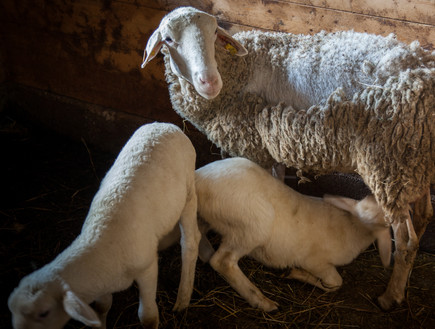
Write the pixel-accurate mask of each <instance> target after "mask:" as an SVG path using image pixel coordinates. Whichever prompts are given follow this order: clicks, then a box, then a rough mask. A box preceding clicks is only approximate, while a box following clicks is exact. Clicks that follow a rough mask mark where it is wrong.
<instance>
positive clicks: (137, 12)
mask: <svg viewBox="0 0 435 329" xmlns="http://www.w3.org/2000/svg"><path fill="white" fill-rule="evenodd" d="M181 5H192V6H195V7H197V8H198V9H201V10H205V11H207V12H209V13H212V14H214V15H216V16H217V17H218V19H219V21H220V24H221V26H223V27H225V28H227V29H229V30H230V31H231V32H232V33H234V32H236V31H240V30H244V29H245V30H246V29H251V28H260V29H265V30H274V31H286V32H292V33H315V32H318V31H320V30H326V31H337V30H343V29H354V30H356V31H367V32H371V33H379V34H382V35H388V34H389V33H392V32H394V33H396V34H397V36H398V38H399V39H400V40H402V41H404V42H411V41H412V40H415V39H418V40H419V41H420V44H421V45H422V46H423V47H424V48H426V49H428V50H434V43H435V20H434V17H435V4H434V2H433V1H419V2H416V3H412V2H409V1H406V0H399V1H385V2H382V3H380V2H376V1H368V2H367V1H359V0H358V1H333V0H331V1H305V0H298V1H251V0H243V1H235V0H228V1H219V0H210V1H194V0H192V1H149V0H135V1H130V0H125V1H120V0H112V1H111V0H109V1H103V0H92V1H84V0H75V1H74V0H72V1H64V0H50V1H48V0H41V1H37V2H34V1H28V0H24V1H21V2H16V1H11V0H4V1H2V2H1V3H0V27H1V28H0V143H1V150H2V154H3V156H2V157H1V161H0V166H1V167H0V168H1V169H0V173H1V174H0V175H1V181H2V186H3V187H4V188H3V197H2V198H1V199H0V200H1V201H0V203H1V205H0V218H1V221H0V223H1V224H0V259H1V271H0V282H1V301H0V328H10V327H11V315H10V312H9V310H8V308H7V298H8V296H9V294H10V293H11V291H12V290H13V288H14V287H16V286H17V284H18V282H19V280H20V279H21V278H22V277H24V276H25V275H27V274H29V273H30V272H32V271H34V270H35V269H37V268H40V267H41V266H43V265H44V264H46V263H48V262H50V261H51V260H52V259H53V258H54V257H55V256H56V255H57V254H59V253H60V252H61V251H62V250H63V249H65V248H66V247H67V246H68V245H69V244H70V243H71V242H72V241H73V239H74V238H75V237H76V236H77V234H78V233H79V232H80V229H81V226H82V224H83V220H84V218H85V217H86V214H87V211H88V209H89V205H90V203H91V200H92V198H93V196H94V194H95V192H96V191H97V189H98V186H99V184H100V182H101V179H102V178H103V177H104V174H105V173H106V171H107V170H108V169H109V168H110V166H111V165H112V164H113V161H114V160H115V158H116V155H117V153H118V152H119V150H120V149H121V147H122V145H123V144H124V143H125V141H126V140H127V139H128V138H129V136H130V135H131V134H132V133H133V131H134V130H135V129H136V128H138V127H139V126H140V125H142V124H145V123H149V122H154V121H162V122H172V123H174V124H176V125H178V126H179V127H180V128H182V129H183V131H184V132H185V133H186V134H187V135H188V137H189V138H190V139H191V140H192V143H193V144H194V146H195V149H196V151H197V167H200V166H202V165H204V164H206V163H209V162H211V161H214V160H217V159H220V150H219V149H218V148H216V147H215V146H213V145H212V143H211V142H209V141H208V140H207V138H206V137H205V136H203V135H202V134H201V133H200V132H198V131H197V130H196V129H195V128H194V127H193V126H192V125H190V124H189V123H188V122H186V121H183V120H182V119H181V118H180V117H179V116H178V115H177V114H176V113H175V112H174V111H173V110H172V108H171V104H170V101H169V96H168V91H167V85H166V82H165V80H164V69H163V60H162V57H161V56H159V57H158V58H157V60H154V61H153V62H151V63H150V64H149V66H147V68H146V70H141V69H140V64H141V59H142V53H143V47H144V45H145V43H146V40H147V39H148V37H149V36H150V34H151V33H152V31H153V30H154V28H156V27H157V26H158V24H159V21H160V19H161V18H162V17H163V16H164V15H165V14H166V13H167V12H169V11H170V10H172V9H174V8H176V7H178V6H181ZM311 178H312V182H311V183H305V184H299V185H298V183H297V180H298V179H297V178H296V176H295V173H294V171H292V170H291V169H288V170H287V173H286V182H287V183H288V185H290V186H291V187H293V188H295V189H297V190H298V191H300V192H302V193H304V194H309V195H315V196H321V195H323V194H324V193H330V194H340V195H345V196H349V197H353V198H361V197H363V196H364V195H366V194H367V193H368V189H367V187H366V186H365V185H364V183H363V182H362V180H361V179H360V178H359V177H358V176H352V175H342V174H334V175H327V176H321V177H311ZM434 194H435V191H433V190H432V191H431V197H432V205H434V203H435V195H434ZM211 239H212V242H213V243H214V244H215V245H218V243H219V237H218V236H216V235H213V234H212V235H211ZM180 262H181V259H180V247H179V246H173V247H171V248H169V249H168V250H165V251H164V252H161V254H160V258H159V285H158V293H157V303H158V306H159V312H160V327H161V328H278V327H279V328H434V327H435V221H433V222H432V223H431V224H430V225H429V226H428V228H427V231H426V233H425V235H424V236H423V239H422V241H421V244H420V250H419V252H418V255H417V258H416V260H415V264H414V268H413V271H412V274H411V276H410V279H409V282H408V286H407V292H406V299H405V301H404V302H403V303H402V304H401V305H399V306H397V307H395V308H394V309H393V310H392V311H389V312H384V311H382V310H381V309H380V308H379V306H378V305H377V303H376V297H377V296H379V295H380V294H381V293H382V292H383V291H384V289H385V286H386V284H387V282H388V280H389V278H390V275H391V272H392V268H389V269H384V268H383V267H382V264H381V262H380V259H379V256H378V254H377V250H376V247H375V246H373V247H370V248H369V249H368V250H367V251H366V252H364V253H363V254H361V255H360V256H359V257H358V258H357V259H356V260H355V261H354V262H353V263H351V264H349V265H347V266H344V267H341V268H339V273H340V274H341V275H342V277H343V280H344V283H343V286H342V287H341V288H340V289H339V290H338V291H336V292H332V293H324V292H323V291H322V290H320V289H318V288H314V287H312V286H310V285H308V284H303V283H300V282H297V281H292V280H288V279H286V278H285V277H286V275H287V274H288V273H287V271H284V270H274V269H270V268H267V267H265V266H263V265H261V264H260V263H257V262H255V261H254V260H251V259H248V258H244V259H242V260H241V262H240V267H241V268H242V270H243V271H244V273H245V274H246V275H247V276H248V278H249V279H250V280H251V281H252V282H253V283H254V284H255V285H257V286H258V287H259V288H260V289H261V290H262V292H263V293H264V294H265V295H266V296H267V297H269V298H271V299H273V300H275V301H277V302H278V303H279V304H280V308H279V310H278V311H277V312H273V313H263V312H261V311H258V310H256V309H253V308H251V307H250V306H249V304H248V303H247V302H246V301H245V300H244V299H243V298H241V297H240V296H239V295H238V294H237V293H236V292H235V291H234V290H233V289H232V288H231V287H230V286H229V285H228V284H227V283H226V281H225V280H224V279H223V278H222V277H220V276H219V275H218V274H217V273H216V272H215V271H214V270H213V269H212V268H211V267H210V265H208V264H204V263H202V262H201V261H199V260H198V263H197V269H196V277H195V287H194V293H193V296H192V300H191V304H190V307H189V308H188V309H187V310H186V311H183V312H180V313H174V312H172V307H173V305H174V303H175V299H176V293H177V287H178V282H179V277H180V274H179V273H180ZM137 307H138V296H137V288H136V287H135V286H134V285H133V286H132V287H131V288H130V289H128V290H126V291H123V292H119V293H116V294H115V295H114V303H113V306H112V309H111V310H110V312H109V318H108V327H113V328H136V327H140V323H139V319H138V317H137ZM66 328H84V325H83V324H81V323H79V322H76V321H70V322H68V324H67V326H66Z"/></svg>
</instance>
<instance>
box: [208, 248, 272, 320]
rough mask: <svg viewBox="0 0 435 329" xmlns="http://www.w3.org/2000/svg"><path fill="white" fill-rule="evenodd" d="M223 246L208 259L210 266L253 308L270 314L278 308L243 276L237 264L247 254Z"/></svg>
mask: <svg viewBox="0 0 435 329" xmlns="http://www.w3.org/2000/svg"><path fill="white" fill-rule="evenodd" d="M237 252H238V254H236V252H234V250H233V249H232V248H228V247H226V246H225V241H223V242H222V244H221V245H220V247H219V249H218V250H217V251H216V252H215V253H214V254H213V256H212V257H211V259H210V265H211V266H212V267H213V268H214V269H215V270H216V271H217V272H218V273H220V274H221V275H222V276H223V277H224V278H225V279H226V280H227V282H228V283H229V284H230V285H231V287H233V288H234V290H236V291H237V292H238V293H239V294H240V295H241V296H242V297H243V298H245V300H246V301H248V303H249V304H250V305H251V306H252V307H255V308H260V309H262V310H263V311H266V312H270V311H274V310H276V309H277V308H278V304H277V303H275V302H273V301H272V300H270V299H268V298H267V297H265V296H264V295H263V294H262V293H261V291H260V290H259V289H258V288H257V287H256V286H255V285H254V284H253V283H252V282H251V281H249V279H248V278H247V277H246V276H245V275H244V274H243V272H242V270H241V269H240V267H239V265H238V264H237V263H238V261H239V259H240V257H241V256H244V255H246V254H247V252H246V253H243V251H242V250H237Z"/></svg>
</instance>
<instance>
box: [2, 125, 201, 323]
mask: <svg viewBox="0 0 435 329" xmlns="http://www.w3.org/2000/svg"><path fill="white" fill-rule="evenodd" d="M195 158H196V153H195V150H194V148H193V146H192V144H191V142H190V140H189V139H188V138H187V137H186V136H185V135H184V134H183V133H182V131H181V130H180V129H179V128H178V127H176V126H174V125H172V124H163V123H153V124H148V125H144V126H142V127H141V128H139V129H138V130H137V131H136V132H135V134H134V135H133V136H132V137H131V138H130V140H129V141H128V143H127V144H126V145H125V146H124V148H123V149H122V151H121V152H120V154H119V156H118V158H117V159H116V161H115V163H114V164H113V166H112V168H111V169H110V170H109V171H108V172H107V174H106V176H105V178H104V180H103V181H102V183H101V186H100V188H99V190H98V192H97V193H96V195H95V197H94V199H93V201H92V204H91V207H90V210H89V213H88V215H87V217H86V221H85V222H84V224H83V228H82V231H81V233H80V235H79V236H78V237H77V238H76V239H75V240H74V241H73V243H72V244H71V245H70V246H69V247H68V248H67V249H65V250H64V251H63V252H62V253H61V254H59V255H58V256H57V257H56V258H55V259H54V260H53V261H52V262H51V263H49V264H47V265H45V266H44V267H42V268H41V269H39V270H37V271H35V272H33V273H31V274H29V275H28V276H26V277H25V278H23V279H22V280H21V282H20V284H19V286H18V287H17V288H16V289H15V290H14V291H13V292H12V294H11V296H10V297H9V301H8V304H9V309H10V310H11V312H12V322H13V327H14V328H15V329H31V328H41V329H42V328H43V329H54V328H62V327H63V326H64V325H65V324H66V322H67V321H68V319H69V318H73V319H75V320H78V321H80V322H82V323H84V324H85V325H87V326H91V327H102V328H105V327H106V315H107V313H108V311H109V309H110V307H111V304H112V293H113V292H116V291H121V290H124V289H127V288H128V287H129V286H130V285H131V284H132V282H133V281H136V283H137V284H138V287H139V298H140V304H139V318H140V321H141V322H142V324H143V325H144V326H145V327H149V328H157V327H158V324H159V313H158V308H157V304H156V301H155V298H156V289H157V266H158V258H157V257H158V256H157V250H158V245H159V241H160V240H161V239H162V238H163V237H164V236H165V235H167V234H168V233H170V232H171V231H172V230H174V227H176V225H178V223H180V228H181V232H182V239H181V246H182V270H181V280H180V286H179V290H178V296H177V301H176V303H175V307H174V310H181V309H183V308H185V307H187V306H188V304H189V301H190V297H191V293H192V289H193V281H194V270H195V264H196V259H197V255H198V243H199V240H200V233H199V230H198V227H197V221H196V209H197V206H196V203H197V199H196V193H195V182H194V173H195ZM92 302H95V307H94V308H91V307H90V306H89V304H90V303H92Z"/></svg>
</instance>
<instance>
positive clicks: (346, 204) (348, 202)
mask: <svg viewBox="0 0 435 329" xmlns="http://www.w3.org/2000/svg"><path fill="white" fill-rule="evenodd" d="M323 201H325V202H327V203H330V204H332V205H334V206H336V207H337V208H340V209H343V210H346V211H348V212H350V213H351V214H353V215H355V213H356V211H355V208H356V205H357V204H358V201H357V200H354V199H351V198H346V197H343V196H334V195H329V194H325V195H324V196H323Z"/></svg>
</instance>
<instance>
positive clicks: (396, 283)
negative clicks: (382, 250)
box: [378, 212, 418, 310]
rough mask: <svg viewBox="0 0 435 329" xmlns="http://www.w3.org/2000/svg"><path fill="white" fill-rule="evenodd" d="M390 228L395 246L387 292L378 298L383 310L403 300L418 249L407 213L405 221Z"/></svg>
mask: <svg viewBox="0 0 435 329" xmlns="http://www.w3.org/2000/svg"><path fill="white" fill-rule="evenodd" d="M392 227H393V232H394V239H395V245H396V251H395V252H394V267H393V274H392V275H391V278H390V281H389V282H388V286H387V290H386V291H385V292H384V294H383V295H381V296H380V297H379V298H378V302H379V304H380V306H381V307H382V308H383V309H384V310H388V309H390V308H391V307H392V306H393V304H394V302H396V303H398V304H400V303H401V302H402V301H403V299H404V298H405V287H406V282H407V280H408V277H409V274H410V272H411V269H412V265H413V264H414V259H415V256H416V254H417V249H418V238H417V235H416V233H415V231H414V227H413V225H412V221H411V217H410V215H409V213H408V212H407V213H406V220H404V221H401V222H395V223H393V225H392Z"/></svg>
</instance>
